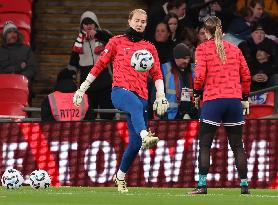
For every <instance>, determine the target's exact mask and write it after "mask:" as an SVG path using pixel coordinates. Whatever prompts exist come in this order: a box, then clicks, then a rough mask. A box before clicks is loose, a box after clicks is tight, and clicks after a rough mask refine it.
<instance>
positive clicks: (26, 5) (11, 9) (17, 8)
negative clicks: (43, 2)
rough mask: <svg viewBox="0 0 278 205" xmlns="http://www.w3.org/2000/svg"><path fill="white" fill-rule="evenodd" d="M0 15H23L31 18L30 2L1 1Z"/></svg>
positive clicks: (25, 0) (22, 0)
mask: <svg viewBox="0 0 278 205" xmlns="http://www.w3.org/2000/svg"><path fill="white" fill-rule="evenodd" d="M0 13H23V14H27V15H28V16H29V18H31V16H32V1H31V0H20V1H19V0H1V1H0Z"/></svg>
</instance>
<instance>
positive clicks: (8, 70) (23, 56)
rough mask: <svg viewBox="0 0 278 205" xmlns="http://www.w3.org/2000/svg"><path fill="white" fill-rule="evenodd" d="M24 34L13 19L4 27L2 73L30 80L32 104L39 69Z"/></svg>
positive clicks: (0, 65) (0, 52) (0, 49)
mask: <svg viewBox="0 0 278 205" xmlns="http://www.w3.org/2000/svg"><path fill="white" fill-rule="evenodd" d="M22 40H23V36H22V34H21V33H20V32H19V30H18V28H17V26H16V25H15V24H14V23H13V22H12V21H7V22H6V23H5V24H4V27H3V40H2V45H1V46H0V74H20V75H24V76H25V77H27V79H28V82H29V104H31V96H32V82H33V80H34V78H35V74H36V71H37V63H36V60H35V56H34V54H33V51H32V49H31V48H30V47H29V46H27V45H25V44H23V43H22Z"/></svg>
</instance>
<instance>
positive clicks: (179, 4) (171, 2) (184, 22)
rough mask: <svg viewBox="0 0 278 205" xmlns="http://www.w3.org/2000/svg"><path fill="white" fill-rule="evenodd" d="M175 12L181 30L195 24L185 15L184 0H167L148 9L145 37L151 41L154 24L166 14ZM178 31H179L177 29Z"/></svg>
mask: <svg viewBox="0 0 278 205" xmlns="http://www.w3.org/2000/svg"><path fill="white" fill-rule="evenodd" d="M169 12H171V13H175V14H176V15H177V16H178V18H179V22H178V27H179V28H180V29H181V30H182V29H183V28H184V27H195V24H194V22H193V20H192V19H191V17H190V16H189V15H186V3H185V1H184V0H168V1H167V2H166V3H165V4H163V5H162V6H158V7H155V8H154V9H152V10H150V11H149V14H148V15H149V18H148V23H147V28H146V36H145V37H146V39H147V40H150V41H153V37H154V33H155V28H156V25H157V24H158V23H159V22H161V21H163V19H164V18H165V16H166V14H168V13H169ZM177 32H179V31H177Z"/></svg>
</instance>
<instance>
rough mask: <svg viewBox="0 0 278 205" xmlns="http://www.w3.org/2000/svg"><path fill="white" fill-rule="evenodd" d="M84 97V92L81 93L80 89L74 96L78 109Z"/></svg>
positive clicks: (74, 102)
mask: <svg viewBox="0 0 278 205" xmlns="http://www.w3.org/2000/svg"><path fill="white" fill-rule="evenodd" d="M83 96H84V92H83V91H81V90H80V89H78V90H77V91H76V92H75V93H74V96H73V104H74V105H75V106H76V107H79V105H80V104H81V102H82V100H83Z"/></svg>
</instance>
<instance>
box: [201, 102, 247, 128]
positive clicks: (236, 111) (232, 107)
mask: <svg viewBox="0 0 278 205" xmlns="http://www.w3.org/2000/svg"><path fill="white" fill-rule="evenodd" d="M200 121H201V122H204V123H208V124H211V125H216V126H220V124H221V122H222V123H223V125H224V126H236V125H242V124H244V123H245V122H244V119H243V114H242V105H241V101H240V99H238V98H219V99H215V100H209V101H206V102H205V103H204V104H203V106H202V108H201V115H200Z"/></svg>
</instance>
